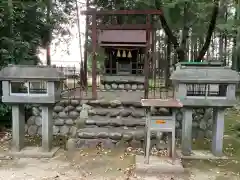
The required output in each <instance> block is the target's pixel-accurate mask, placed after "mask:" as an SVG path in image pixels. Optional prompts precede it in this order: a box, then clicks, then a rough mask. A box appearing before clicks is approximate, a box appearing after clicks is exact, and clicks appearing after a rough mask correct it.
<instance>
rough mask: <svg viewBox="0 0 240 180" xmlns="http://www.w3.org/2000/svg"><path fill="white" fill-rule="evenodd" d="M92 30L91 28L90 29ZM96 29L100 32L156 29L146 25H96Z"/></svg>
mask: <svg viewBox="0 0 240 180" xmlns="http://www.w3.org/2000/svg"><path fill="white" fill-rule="evenodd" d="M90 28H91V29H92V26H91V27H90ZM97 29H100V30H146V29H156V28H155V27H154V26H153V25H151V24H150V25H148V24H122V25H120V24H116V25H98V26H97Z"/></svg>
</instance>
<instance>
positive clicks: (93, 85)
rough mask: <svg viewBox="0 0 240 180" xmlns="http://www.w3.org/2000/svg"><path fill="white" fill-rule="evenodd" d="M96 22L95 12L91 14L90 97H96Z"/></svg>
mask: <svg viewBox="0 0 240 180" xmlns="http://www.w3.org/2000/svg"><path fill="white" fill-rule="evenodd" d="M96 49H97V22H96V13H93V15H92V53H93V54H92V97H93V99H97V60H96Z"/></svg>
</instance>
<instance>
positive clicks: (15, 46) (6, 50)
mask: <svg viewBox="0 0 240 180" xmlns="http://www.w3.org/2000/svg"><path fill="white" fill-rule="evenodd" d="M47 2H48V1H47V0H45V1H43V0H37V1H33V0H22V1H12V3H13V4H12V6H9V5H8V1H7V0H2V1H1V2H0V59H1V61H0V66H1V67H3V66H5V65H6V64H8V63H12V64H37V63H38V62H39V58H38V56H37V55H38V49H39V47H45V46H46V44H47V42H49V41H51V40H52V39H51V37H50V34H51V33H52V32H54V33H55V37H56V36H58V35H59V32H63V31H59V29H63V26H64V24H65V23H67V22H68V15H70V14H71V10H72V8H73V6H72V4H73V3H72V1H66V0H60V1H57V2H58V4H56V5H54V4H53V6H52V9H51V10H50V11H51V16H50V19H49V20H47V14H46V11H47V7H48V6H47ZM54 7H56V8H54ZM55 30H57V31H55Z"/></svg>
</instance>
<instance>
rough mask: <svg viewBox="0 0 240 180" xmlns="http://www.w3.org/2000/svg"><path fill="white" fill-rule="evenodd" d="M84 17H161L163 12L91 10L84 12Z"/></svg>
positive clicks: (151, 10) (150, 10)
mask: <svg viewBox="0 0 240 180" xmlns="http://www.w3.org/2000/svg"><path fill="white" fill-rule="evenodd" d="M81 14H83V15H93V14H96V15H141V14H143V15H160V14H162V11H161V10H156V9H149V10H101V11H97V10H96V9H89V10H87V11H82V12H81Z"/></svg>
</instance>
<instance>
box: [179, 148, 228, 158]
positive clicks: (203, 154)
mask: <svg viewBox="0 0 240 180" xmlns="http://www.w3.org/2000/svg"><path fill="white" fill-rule="evenodd" d="M177 154H178V155H179V156H180V158H182V159H190V160H226V159H231V158H230V157H227V156H220V157H218V156H214V155H213V154H212V153H211V151H207V150H192V154H191V155H190V156H184V155H183V154H182V153H181V151H180V150H178V151H177Z"/></svg>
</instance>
